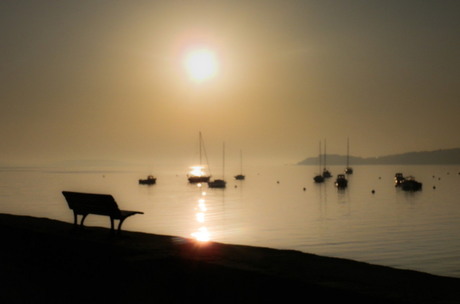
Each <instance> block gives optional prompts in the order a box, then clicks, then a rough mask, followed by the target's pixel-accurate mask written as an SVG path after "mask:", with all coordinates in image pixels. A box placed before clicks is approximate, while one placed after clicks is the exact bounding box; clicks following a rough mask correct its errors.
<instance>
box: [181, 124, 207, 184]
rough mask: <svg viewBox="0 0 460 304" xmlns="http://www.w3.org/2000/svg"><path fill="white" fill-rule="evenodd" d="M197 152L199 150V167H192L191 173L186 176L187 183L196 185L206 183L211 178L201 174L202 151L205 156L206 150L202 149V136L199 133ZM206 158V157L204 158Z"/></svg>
mask: <svg viewBox="0 0 460 304" xmlns="http://www.w3.org/2000/svg"><path fill="white" fill-rule="evenodd" d="M198 142H199V150H200V165H199V166H195V167H192V169H193V170H192V172H190V174H188V175H187V178H188V181H189V183H192V184H196V183H207V182H208V181H209V179H210V178H211V175H208V174H206V173H205V172H203V170H202V169H203V166H202V164H201V161H202V156H201V154H202V152H201V151H202V150H204V154H205V156H206V150H205V149H204V142H203V136H202V135H201V132H200V133H199V139H198ZM206 158H207V156H206Z"/></svg>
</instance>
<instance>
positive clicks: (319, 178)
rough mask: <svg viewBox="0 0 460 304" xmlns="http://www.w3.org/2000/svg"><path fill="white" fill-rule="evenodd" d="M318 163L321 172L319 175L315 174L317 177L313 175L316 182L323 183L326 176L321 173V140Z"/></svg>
mask: <svg viewBox="0 0 460 304" xmlns="http://www.w3.org/2000/svg"><path fill="white" fill-rule="evenodd" d="M318 164H319V172H320V173H319V174H318V175H315V177H313V180H314V181H315V183H322V182H324V177H323V176H322V175H321V142H319V154H318Z"/></svg>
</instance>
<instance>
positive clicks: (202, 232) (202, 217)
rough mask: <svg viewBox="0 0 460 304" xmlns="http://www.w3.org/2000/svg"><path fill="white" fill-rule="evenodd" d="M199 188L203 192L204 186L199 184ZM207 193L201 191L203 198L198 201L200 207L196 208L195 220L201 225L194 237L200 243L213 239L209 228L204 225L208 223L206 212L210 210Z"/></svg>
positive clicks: (193, 233) (193, 234)
mask: <svg viewBox="0 0 460 304" xmlns="http://www.w3.org/2000/svg"><path fill="white" fill-rule="evenodd" d="M197 187H198V188H199V189H200V190H201V187H202V184H201V183H199V184H197ZM205 197H206V192H205V191H201V196H200V198H199V199H198V205H197V207H196V208H195V210H196V213H195V220H196V221H197V223H198V224H199V227H198V229H197V231H195V232H192V233H191V235H192V237H193V238H194V239H195V240H197V241H199V242H208V241H209V240H210V239H211V236H210V233H209V231H208V228H207V227H206V226H205V225H204V224H205V222H206V211H207V210H208V208H207V207H206V199H205Z"/></svg>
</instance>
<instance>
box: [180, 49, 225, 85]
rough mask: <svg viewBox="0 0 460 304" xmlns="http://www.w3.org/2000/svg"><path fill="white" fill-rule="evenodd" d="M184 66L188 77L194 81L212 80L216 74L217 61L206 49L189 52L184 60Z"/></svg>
mask: <svg viewBox="0 0 460 304" xmlns="http://www.w3.org/2000/svg"><path fill="white" fill-rule="evenodd" d="M185 66H186V69H187V72H188V74H189V75H190V77H191V78H192V79H193V80H195V81H198V82H200V81H203V80H206V79H209V78H212V77H214V76H215V74H216V73H217V60H216V56H215V55H214V53H213V52H212V51H210V50H208V49H196V50H193V51H190V52H189V53H188V54H187V56H186V58H185Z"/></svg>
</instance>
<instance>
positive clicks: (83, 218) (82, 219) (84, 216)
mask: <svg viewBox="0 0 460 304" xmlns="http://www.w3.org/2000/svg"><path fill="white" fill-rule="evenodd" d="M82 215H83V217H82V218H81V222H80V227H83V222H84V221H85V219H86V217H87V216H88V214H82Z"/></svg>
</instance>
